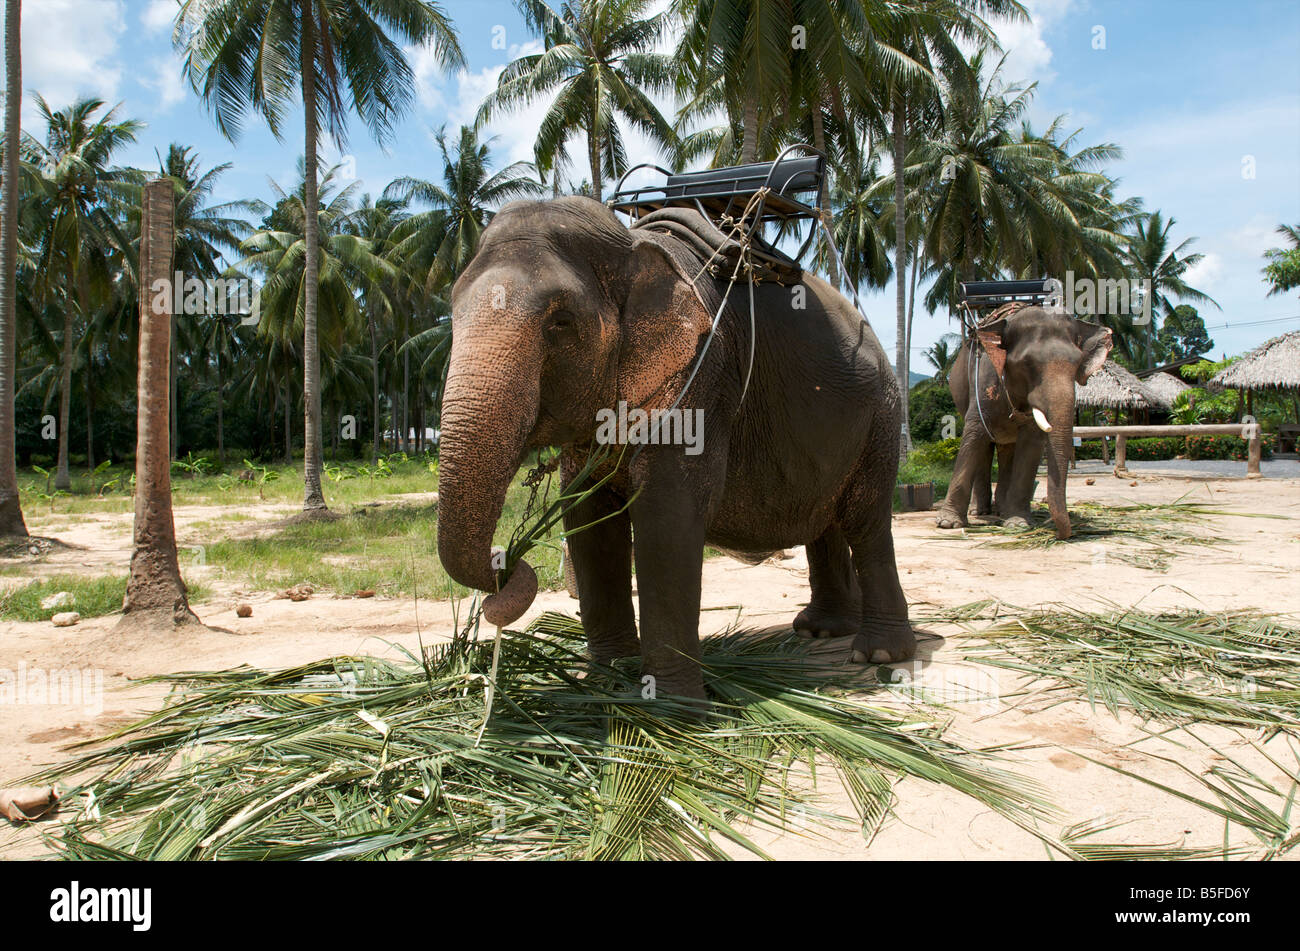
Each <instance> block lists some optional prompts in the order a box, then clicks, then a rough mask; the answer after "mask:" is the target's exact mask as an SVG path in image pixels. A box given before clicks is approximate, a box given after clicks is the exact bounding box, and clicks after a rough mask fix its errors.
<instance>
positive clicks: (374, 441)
mask: <svg viewBox="0 0 1300 951" xmlns="http://www.w3.org/2000/svg"><path fill="white" fill-rule="evenodd" d="M366 316H367V317H369V318H370V320H369V323H370V427H371V429H372V430H373V431H374V432H373V435H372V437H371V444H370V464H371V465H372V466H373V465H374V464H375V463H377V462H378V461H379V434H380V433H381V432H382V431H383V430H382V428H381V427H380V425H379V341H378V335H377V333H376V331H375V312H374V306H373V305H371V307H370V308H369V313H367V315H366Z"/></svg>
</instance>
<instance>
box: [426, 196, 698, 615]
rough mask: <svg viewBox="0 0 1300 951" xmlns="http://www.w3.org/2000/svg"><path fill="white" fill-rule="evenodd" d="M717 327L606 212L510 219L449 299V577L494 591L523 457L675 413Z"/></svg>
mask: <svg viewBox="0 0 1300 951" xmlns="http://www.w3.org/2000/svg"><path fill="white" fill-rule="evenodd" d="M710 323H711V315H710V314H709V313H708V312H707V311H705V309H704V305H703V303H702V302H701V300H700V298H699V295H698V294H697V293H696V291H695V289H694V285H693V284H692V282H691V280H690V278H689V277H688V276H687V274H686V273H685V269H684V268H683V267H682V266H681V265H679V264H678V263H677V262H675V260H674V259H673V257H672V255H671V254H670V253H668V251H667V250H666V249H665V248H664V246H663V245H661V244H658V243H657V242H656V241H655V240H654V239H652V238H651V237H649V236H643V235H639V234H636V233H634V232H630V231H629V230H628V229H627V228H626V227H625V226H624V225H623V224H622V223H621V222H620V221H619V220H618V219H617V218H616V217H615V216H614V214H613V212H611V211H610V210H609V209H607V208H605V207H604V206H603V205H601V204H600V203H599V202H595V201H592V200H591V199H587V198H580V197H570V198H560V199H556V200H553V201H548V202H516V203H512V204H510V205H507V206H506V207H505V208H503V209H502V210H501V212H500V213H499V214H498V215H497V216H496V217H495V218H494V219H493V221H492V223H491V224H490V225H489V226H488V227H487V229H486V230H485V231H484V233H483V236H482V240H481V243H480V248H479V251H478V253H477V254H476V256H475V257H474V259H473V260H472V261H471V262H470V264H469V266H468V267H467V268H466V269H465V271H464V273H463V274H462V275H461V276H460V278H459V280H457V281H456V284H455V286H454V288H453V289H452V345H451V357H450V366H449V368H448V372H447V385H446V390H445V395H444V397H443V405H442V422H441V425H442V434H441V438H440V448H439V485H438V555H439V557H440V558H441V560H442V563H443V566H444V567H445V568H446V570H447V573H448V574H450V575H451V577H452V578H454V579H455V580H456V581H458V582H460V583H461V584H464V585H467V586H469V587H472V588H477V589H479V590H482V591H489V592H491V591H495V590H496V589H497V583H498V580H499V578H498V575H497V571H496V569H495V568H494V566H493V564H492V551H491V543H492V536H493V532H494V530H495V528H496V523H497V519H498V518H499V517H500V515H501V509H502V506H503V504H504V501H505V496H506V490H507V489H508V487H509V485H510V480H511V478H512V477H513V476H514V474H515V472H516V471H517V470H518V468H519V466H520V465H521V464H522V462H523V460H524V458H525V457H526V455H527V453H528V451H529V450H531V449H534V448H538V447H542V446H573V445H585V444H587V443H588V442H589V441H590V440H591V439H592V438H593V436H594V434H595V431H596V427H597V412H598V411H599V410H601V409H603V408H612V407H615V406H617V403H618V401H619V400H626V401H627V402H628V405H629V406H650V405H665V406H666V405H667V402H668V401H665V400H664V396H665V394H666V393H675V390H674V389H673V387H674V384H675V383H676V384H678V385H680V382H681V379H682V378H684V375H685V372H686V371H687V370H689V365H690V362H691V360H692V358H693V357H694V356H695V353H696V351H697V349H698V347H699V343H700V337H701V336H702V335H703V334H705V333H707V331H708V329H709V326H710ZM510 580H511V581H513V580H514V576H512V577H511V579H510ZM529 600H531V599H529ZM526 607H527V603H525V604H524V605H523V608H521V609H520V613H522V610H523V609H526ZM485 610H486V605H485ZM516 616H518V615H516ZM511 620H513V618H512V619H511Z"/></svg>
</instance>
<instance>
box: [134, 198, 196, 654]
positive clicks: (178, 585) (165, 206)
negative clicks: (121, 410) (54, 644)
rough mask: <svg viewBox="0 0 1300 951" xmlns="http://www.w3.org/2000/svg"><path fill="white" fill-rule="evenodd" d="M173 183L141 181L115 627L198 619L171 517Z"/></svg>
mask: <svg viewBox="0 0 1300 951" xmlns="http://www.w3.org/2000/svg"><path fill="white" fill-rule="evenodd" d="M174 188H175V186H174V185H173V184H172V181H171V179H169V178H161V179H155V180H154V181H152V182H149V183H148V184H147V185H145V186H144V200H143V204H142V207H141V216H140V271H139V273H140V351H139V366H138V369H137V376H136V401H137V405H138V410H137V414H136V439H135V482H136V485H135V551H134V552H133V553H132V555H131V577H130V579H129V580H128V581H127V584H126V599H125V601H124V602H123V604H122V611H123V616H122V620H121V621H120V622H119V625H118V626H119V628H130V629H132V630H135V629H139V628H140V627H141V626H147V627H148V628H149V629H151V630H158V631H168V630H174V629H176V628H177V627H180V626H182V625H190V624H193V625H199V624H200V621H199V619H198V618H197V617H196V616H195V615H194V612H193V611H191V610H190V605H189V600H188V598H187V597H186V590H185V582H184V581H182V580H181V572H180V564H179V562H178V559H177V556H176V526H175V524H174V523H173V521H172V491H171V446H170V435H171V426H170V413H171V405H170V403H171V399H170V389H171V387H170V377H171V372H170V363H171V329H172V326H171V325H172V299H173V294H174V293H175V288H174V287H173V286H172V284H173V280H172V274H171V269H172V254H173V250H174V245H175V224H174V222H173V213H174V209H175V203H176V198H175V191H174Z"/></svg>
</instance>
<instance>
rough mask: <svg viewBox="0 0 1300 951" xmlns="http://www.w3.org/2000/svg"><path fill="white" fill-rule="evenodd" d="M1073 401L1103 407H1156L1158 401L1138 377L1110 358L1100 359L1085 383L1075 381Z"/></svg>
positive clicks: (1082, 404) (1080, 404)
mask: <svg viewBox="0 0 1300 951" xmlns="http://www.w3.org/2000/svg"><path fill="white" fill-rule="evenodd" d="M1074 402H1075V404H1076V405H1077V406H1095V407H1102V408H1106V409H1159V408H1160V405H1161V404H1160V402H1159V400H1158V398H1157V397H1156V396H1155V395H1154V394H1153V393H1152V392H1151V391H1150V390H1148V389H1147V388H1146V386H1145V385H1144V384H1143V382H1142V381H1141V380H1139V379H1138V378H1137V377H1135V376H1134V375H1133V374H1132V373H1130V372H1129V371H1128V370H1125V369H1124V368H1123V367H1122V366H1120V365H1119V364H1118V363H1116V362H1115V361H1113V360H1107V361H1106V362H1105V363H1103V364H1102V365H1101V369H1100V370H1098V371H1097V372H1096V373H1094V374H1093V375H1092V376H1090V377H1089V378H1088V382H1087V384H1086V385H1084V386H1080V385H1079V384H1077V383H1076V384H1075V385H1074Z"/></svg>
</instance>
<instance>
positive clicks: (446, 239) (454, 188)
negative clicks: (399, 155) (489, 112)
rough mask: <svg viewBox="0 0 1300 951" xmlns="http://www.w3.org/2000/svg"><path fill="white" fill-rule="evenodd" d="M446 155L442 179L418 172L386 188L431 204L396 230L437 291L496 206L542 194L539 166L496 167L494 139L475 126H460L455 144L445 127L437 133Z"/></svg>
mask: <svg viewBox="0 0 1300 951" xmlns="http://www.w3.org/2000/svg"><path fill="white" fill-rule="evenodd" d="M433 138H434V141H435V142H436V143H437V145H438V153H439V155H440V156H441V159H442V184H435V183H433V182H428V181H424V180H422V179H418V178H412V177H403V178H398V179H395V180H394V181H393V182H391V183H390V184H389V185H388V187H387V188H385V189H384V197H385V198H386V199H391V200H397V201H400V202H402V203H403V204H405V205H409V204H412V203H415V204H422V205H428V206H429V209H428V210H426V211H423V212H419V213H416V214H412V215H411V216H410V217H409V218H408V219H407V220H406V221H404V222H402V223H401V225H399V226H398V227H397V228H396V230H395V231H394V233H393V239H394V249H395V253H396V255H397V256H398V257H399V258H400V259H402V260H403V262H404V264H405V266H406V268H407V269H408V273H410V274H412V275H420V276H422V285H423V289H424V290H425V291H426V292H427V293H436V292H437V291H438V290H439V289H440V288H442V287H444V286H446V285H448V284H450V283H451V282H452V281H454V280H455V279H456V277H458V276H459V275H460V272H461V271H463V270H464V269H465V265H467V264H468V263H469V261H470V258H472V257H473V256H474V253H475V252H476V251H477V250H478V242H479V238H480V236H481V235H482V234H483V229H484V228H486V227H487V225H488V222H489V221H491V220H492V216H493V215H494V214H496V210H497V209H498V208H500V207H501V206H502V205H504V204H505V203H506V202H509V201H514V200H515V199H518V198H532V197H536V196H540V195H541V194H543V191H544V189H543V187H542V184H541V182H540V181H539V180H538V178H537V172H536V169H535V168H534V167H533V166H532V165H531V164H530V163H528V162H514V163H513V164H511V165H507V166H506V167H505V168H503V169H500V170H499V171H496V172H493V171H492V168H491V162H490V160H489V155H490V152H491V146H492V140H489V141H487V142H482V141H480V140H479V137H478V132H477V130H476V129H475V128H474V127H472V126H461V128H460V135H459V137H458V139H457V141H456V143H455V144H454V145H449V144H448V141H447V132H446V129H445V128H440V129H438V131H437V132H435V133H434V137H433Z"/></svg>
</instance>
